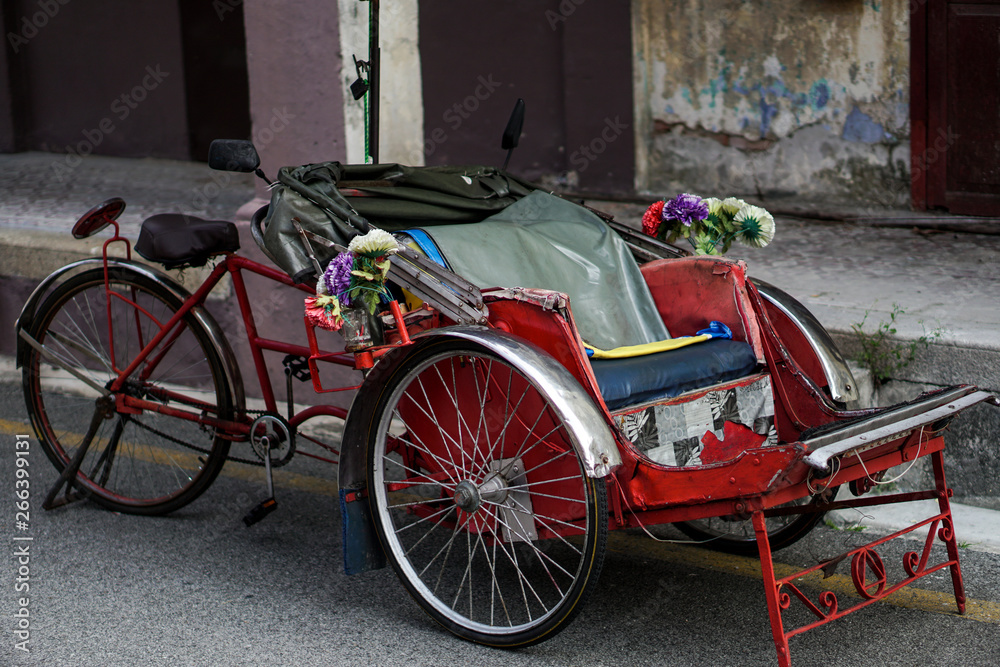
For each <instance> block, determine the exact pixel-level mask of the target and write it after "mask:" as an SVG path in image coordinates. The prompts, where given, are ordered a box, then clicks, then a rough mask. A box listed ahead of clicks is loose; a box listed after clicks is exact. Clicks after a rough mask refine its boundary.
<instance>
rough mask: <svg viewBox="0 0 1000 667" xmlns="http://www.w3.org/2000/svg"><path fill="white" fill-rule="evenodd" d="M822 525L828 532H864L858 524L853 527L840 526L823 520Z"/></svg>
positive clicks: (828, 520) (863, 528) (862, 527)
mask: <svg viewBox="0 0 1000 667" xmlns="http://www.w3.org/2000/svg"><path fill="white" fill-rule="evenodd" d="M823 525H825V526H826V527H827V528H829V529H830V530H839V531H842V532H845V533H861V532H864V530H865V527H864V526H862V525H861V524H860V523H856V524H854V525H853V526H846V525H845V526H841V525H840V524H837V523H834V522H833V521H831V520H830V519H823Z"/></svg>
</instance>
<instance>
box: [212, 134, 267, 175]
mask: <svg viewBox="0 0 1000 667" xmlns="http://www.w3.org/2000/svg"><path fill="white" fill-rule="evenodd" d="M208 166H209V167H211V168H212V169H218V170H219V171H238V172H241V173H245V174H250V173H253V172H254V171H256V169H257V167H259V166H260V156H259V155H257V149H256V148H254V146H253V142H252V141H247V140H245V139H216V140H215V141H213V142H212V145H211V146H209V147H208Z"/></svg>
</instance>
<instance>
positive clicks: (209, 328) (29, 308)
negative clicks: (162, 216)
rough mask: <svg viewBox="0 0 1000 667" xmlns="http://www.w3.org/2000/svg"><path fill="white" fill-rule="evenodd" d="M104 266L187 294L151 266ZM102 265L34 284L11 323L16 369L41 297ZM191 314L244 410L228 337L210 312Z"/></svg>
mask: <svg viewBox="0 0 1000 667" xmlns="http://www.w3.org/2000/svg"><path fill="white" fill-rule="evenodd" d="M108 266H109V267H115V268H121V269H127V270H130V271H133V272H135V273H137V274H139V275H141V276H143V277H145V278H148V279H149V280H152V281H154V282H156V283H157V284H159V286H160V287H162V288H163V289H165V290H167V291H168V292H169V293H170V294H171V295H172V296H174V297H176V298H177V299H179V300H181V301H183V300H185V299H187V298H188V297H189V296H191V293H190V292H189V291H187V290H186V289H184V287H182V286H181V285H180V284H179V283H178V282H177V281H175V280H174V279H173V278H171V277H170V276H168V275H167V274H165V273H163V272H162V271H159V270H157V269H155V268H153V267H152V266H148V265H146V264H141V263H139V262H132V261H129V260H125V259H108ZM103 268H104V260H103V259H100V258H92V259H82V260H80V261H78V262H73V263H71V264H67V265H66V266H63V267H61V268H59V269H56V270H55V271H53V272H52V273H50V274H49V275H48V276H46V277H45V279H44V280H42V282H41V283H39V284H38V287H36V288H35V289H34V290H33V291H32V292H31V295H30V296H29V297H28V300H27V301H25V302H24V307H22V308H21V314H20V315H19V316H18V318H17V322H16V323H15V324H14V330H15V335H16V337H17V367H18V368H20V367H21V365H22V364H23V363H24V359H25V355H26V354H27V350H28V349H29V345H28V343H27V342H25V341H24V339H23V338H21V330H22V329H23V328H24V327H26V326H27V325H28V324H29V323H30V322H31V321H32V319H33V318H34V317H35V313H36V312H37V310H38V306H39V304H40V303H41V302H42V300H43V299H44V298H45V296H46V295H48V294H49V292H51V291H52V290H53V289H55V288H56V287H57V286H58V285H59V284H60V283H61V282H62V281H63V280H65V279H67V278H69V277H71V275H73V274H76V273H82V272H84V271H87V270H89V269H103ZM191 314H192V315H193V316H194V318H195V320H197V322H198V324H200V325H201V326H202V327H203V328H204V330H205V332H206V334H207V335H208V338H209V340H210V341H211V343H212V347H213V348H214V349H215V351H216V352H217V353H218V354H219V356H220V357H221V358H222V365H223V371H224V373H225V375H226V382H227V383H228V385H229V391H230V395H231V396H232V397H233V402H234V404H235V405H236V409H237V410H238V411H239V412H243V411H244V410H245V409H246V396H245V394H244V391H243V377H242V375H241V374H240V367H239V364H238V363H237V362H236V355H235V354H233V348H232V346H230V344H229V340H228V339H227V338H226V335H225V334H224V333H223V332H222V327H220V326H219V323H218V322H216V321H215V318H214V317H212V314H211V313H209V312H208V311H207V310H205V308H203V307H201V306H196V307H195V308H192V309H191Z"/></svg>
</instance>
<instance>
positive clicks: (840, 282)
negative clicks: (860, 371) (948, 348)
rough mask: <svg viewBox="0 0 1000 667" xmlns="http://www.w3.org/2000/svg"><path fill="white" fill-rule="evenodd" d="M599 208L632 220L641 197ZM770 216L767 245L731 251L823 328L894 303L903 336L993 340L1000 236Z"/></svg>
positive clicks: (999, 297)
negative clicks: (771, 238)
mask: <svg viewBox="0 0 1000 667" xmlns="http://www.w3.org/2000/svg"><path fill="white" fill-rule="evenodd" d="M765 206H766V203H765ZM606 208H608V209H610V212H611V213H613V214H614V215H615V216H616V217H617V218H618V219H619V220H621V221H622V222H625V223H626V224H629V225H633V226H638V225H639V220H640V219H641V216H642V211H643V208H642V207H638V206H635V205H621V204H608V205H606ZM776 223H777V232H776V234H775V238H774V241H773V243H772V244H771V245H769V246H768V247H766V248H761V249H749V248H744V247H740V246H737V245H734V246H733V247H732V249H731V250H730V252H729V256H731V257H737V258H740V259H744V260H746V262H747V264H748V266H749V273H750V275H752V276H754V277H756V278H760V279H761V280H766V281H767V282H769V283H771V284H773V285H775V286H777V287H780V288H781V289H783V290H785V291H786V292H788V293H790V294H792V295H793V296H795V297H796V298H797V299H799V300H800V301H802V302H803V303H804V304H806V306H807V307H808V308H809V309H810V310H812V311H813V313H814V314H815V315H816V316H817V317H818V318H819V320H820V321H821V322H823V324H824V325H826V326H827V328H829V329H831V330H834V331H850V330H851V324H853V323H856V322H861V321H862V319H864V318H865V313H866V312H868V313H869V315H868V320H867V324H868V325H870V326H874V325H877V324H878V323H879V322H883V321H886V322H887V321H888V318H889V314H890V312H891V311H892V310H893V306H894V304H898V306H899V308H900V309H901V310H902V311H903V314H901V315H899V316H898V318H897V329H898V334H899V335H900V336H902V337H904V338H919V337H920V336H922V335H924V334H925V333H929V332H932V331H934V330H939V329H940V330H941V331H940V333H941V336H940V340H941V342H946V343H953V344H956V345H967V346H972V347H985V348H990V349H1000V236H995V235H985V234H964V233H954V232H931V231H927V230H921V231H916V230H915V229H900V228H891V227H872V226H866V225H862V224H847V223H831V222H817V221H814V220H801V219H794V218H785V217H780V216H779V217H778V219H777V221H776ZM869 311H870V312H869Z"/></svg>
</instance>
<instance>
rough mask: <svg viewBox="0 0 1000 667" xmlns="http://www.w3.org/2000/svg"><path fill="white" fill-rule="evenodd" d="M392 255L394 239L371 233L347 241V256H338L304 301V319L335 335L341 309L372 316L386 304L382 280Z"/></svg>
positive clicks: (341, 314) (387, 272)
mask: <svg viewBox="0 0 1000 667" xmlns="http://www.w3.org/2000/svg"><path fill="white" fill-rule="evenodd" d="M395 253H396V239H395V238H393V236H392V234H389V233H388V232H385V231H383V230H381V229H373V230H372V231H370V232H368V233H367V234H365V235H364V236H356V237H354V238H353V239H352V240H351V243H350V245H349V246H348V248H347V252H342V253H340V254H338V255H337V256H336V257H334V258H333V260H332V261H331V262H330V264H329V265H328V266H327V267H326V271H324V272H323V275H322V276H320V279H319V280H318V281H317V282H316V296H310V297H308V298H306V319H308V320H309V322H310V323H311V324H313V325H314V326H317V327H320V328H321V329H327V330H329V331H339V330H340V328H341V326H343V324H344V312H343V311H344V309H347V308H363V309H365V310H367V311H368V313H370V314H372V315H374V314H375V310H376V309H377V308H378V306H379V304H380V303H382V302H384V301H389V300H390V299H391V298H392V297H390V296H389V290H388V289H386V286H385V280H386V276H388V275H389V258H390V257H391V256H392V255H394V254H395Z"/></svg>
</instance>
